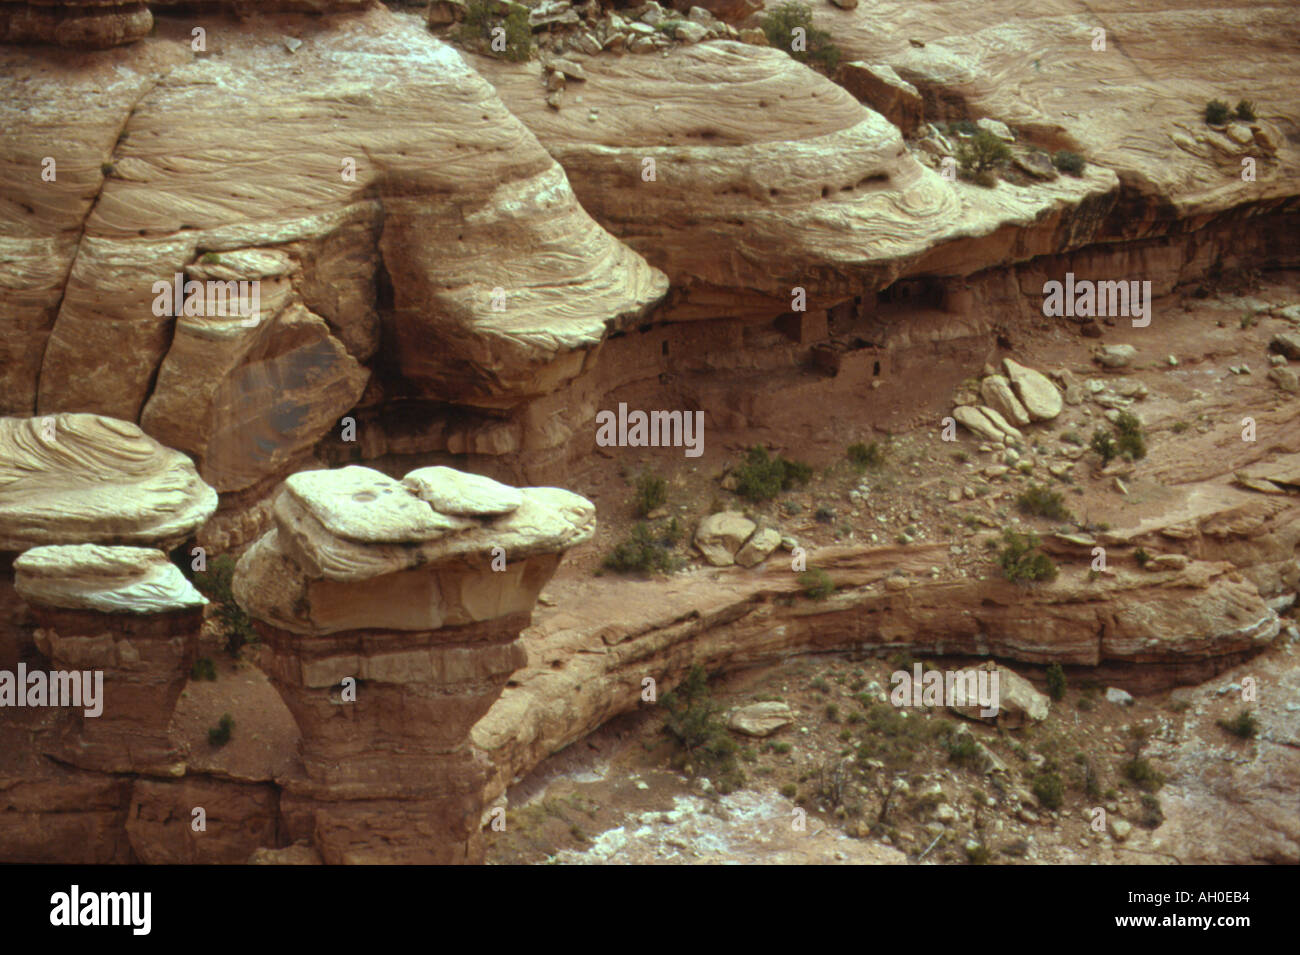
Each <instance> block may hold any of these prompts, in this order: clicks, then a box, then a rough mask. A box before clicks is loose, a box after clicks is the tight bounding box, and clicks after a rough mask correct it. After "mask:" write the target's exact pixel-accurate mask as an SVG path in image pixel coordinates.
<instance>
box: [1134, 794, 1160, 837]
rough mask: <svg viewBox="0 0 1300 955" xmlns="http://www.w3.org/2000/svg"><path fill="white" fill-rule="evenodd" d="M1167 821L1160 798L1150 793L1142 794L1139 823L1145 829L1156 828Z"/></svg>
mask: <svg viewBox="0 0 1300 955" xmlns="http://www.w3.org/2000/svg"><path fill="white" fill-rule="evenodd" d="M1164 821H1165V814H1164V811H1163V810H1162V809H1161V808H1160V800H1159V799H1157V798H1156V797H1155V796H1153V795H1151V794H1150V793H1143V794H1142V814H1141V815H1140V816H1139V817H1138V825H1140V826H1141V827H1142V828H1144V829H1156V828H1159V826H1160V824H1161V823H1162V822H1164Z"/></svg>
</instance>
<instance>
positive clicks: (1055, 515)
mask: <svg viewBox="0 0 1300 955" xmlns="http://www.w3.org/2000/svg"><path fill="white" fill-rule="evenodd" d="M1016 506H1017V507H1019V508H1020V513H1022V514H1031V515H1033V516H1035V517H1047V518H1050V519H1052V520H1054V521H1067V520H1069V519H1070V512H1069V511H1068V510H1067V509H1066V507H1065V497H1064V495H1062V494H1061V493H1060V492H1059V491H1053V490H1051V489H1050V488H1046V487H1043V486H1042V485H1041V484H1031V485H1029V487H1027V488H1026V489H1025V490H1024V492H1023V493H1021V495H1020V497H1018V498H1017V499H1016Z"/></svg>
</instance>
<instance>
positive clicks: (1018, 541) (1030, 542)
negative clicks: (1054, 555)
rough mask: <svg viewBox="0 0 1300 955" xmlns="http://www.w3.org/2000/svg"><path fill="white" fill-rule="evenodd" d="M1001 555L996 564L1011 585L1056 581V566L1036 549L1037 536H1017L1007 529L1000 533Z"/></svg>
mask: <svg viewBox="0 0 1300 955" xmlns="http://www.w3.org/2000/svg"><path fill="white" fill-rule="evenodd" d="M1002 542H1003V545H1002V553H1001V554H1000V555H999V556H998V563H999V564H1000V565H1001V567H1002V573H1003V574H1004V575H1005V576H1006V578H1007V580H1010V581H1011V582H1012V583H1017V584H1021V583H1037V582H1040V581H1048V580H1055V579H1056V565H1055V564H1053V563H1052V559H1051V558H1050V557H1048V556H1047V555H1046V554H1044V553H1043V552H1042V551H1040V550H1039V549H1038V545H1039V540H1038V535H1037V534H1018V533H1016V532H1015V531H1013V530H1011V529H1010V528H1008V529H1007V530H1005V531H1003V532H1002Z"/></svg>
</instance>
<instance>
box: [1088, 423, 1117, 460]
mask: <svg viewBox="0 0 1300 955" xmlns="http://www.w3.org/2000/svg"><path fill="white" fill-rule="evenodd" d="M1088 446H1089V447H1090V448H1092V450H1094V451H1096V452H1097V454H1099V455H1100V456H1101V466H1102V467H1105V466H1106V465H1108V464H1110V462H1111V460H1112V459H1113V458H1115V457H1117V456H1118V455H1119V447H1118V446H1116V444H1115V439H1114V438H1113V437H1112V436H1111V433H1110V432H1109V431H1107V430H1106V429H1105V428H1098V429H1097V430H1096V431H1094V432H1093V433H1092V442H1091V443H1090V444H1089V445H1088Z"/></svg>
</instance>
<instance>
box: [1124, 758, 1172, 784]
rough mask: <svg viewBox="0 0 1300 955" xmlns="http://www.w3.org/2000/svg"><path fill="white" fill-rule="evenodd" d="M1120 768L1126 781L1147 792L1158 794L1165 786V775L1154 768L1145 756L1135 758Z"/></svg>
mask: <svg viewBox="0 0 1300 955" xmlns="http://www.w3.org/2000/svg"><path fill="white" fill-rule="evenodd" d="M1120 768H1121V769H1122V771H1123V773H1124V778H1125V779H1127V780H1128V781H1129V782H1131V783H1132V784H1133V785H1135V786H1137V787H1138V788H1139V789H1144V790H1146V791H1147V792H1156V791H1157V790H1159V789H1160V787H1161V786H1163V785H1164V784H1165V776H1164V773H1162V772H1160V771H1159V770H1158V769H1156V768H1155V767H1154V766H1152V765H1151V761H1150V760H1148V759H1147V758H1146V757H1145V756H1134V757H1133V758H1132V759H1130V760H1129V761H1128V762H1126V763H1125V764H1124V765H1123V766H1122V767H1120Z"/></svg>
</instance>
